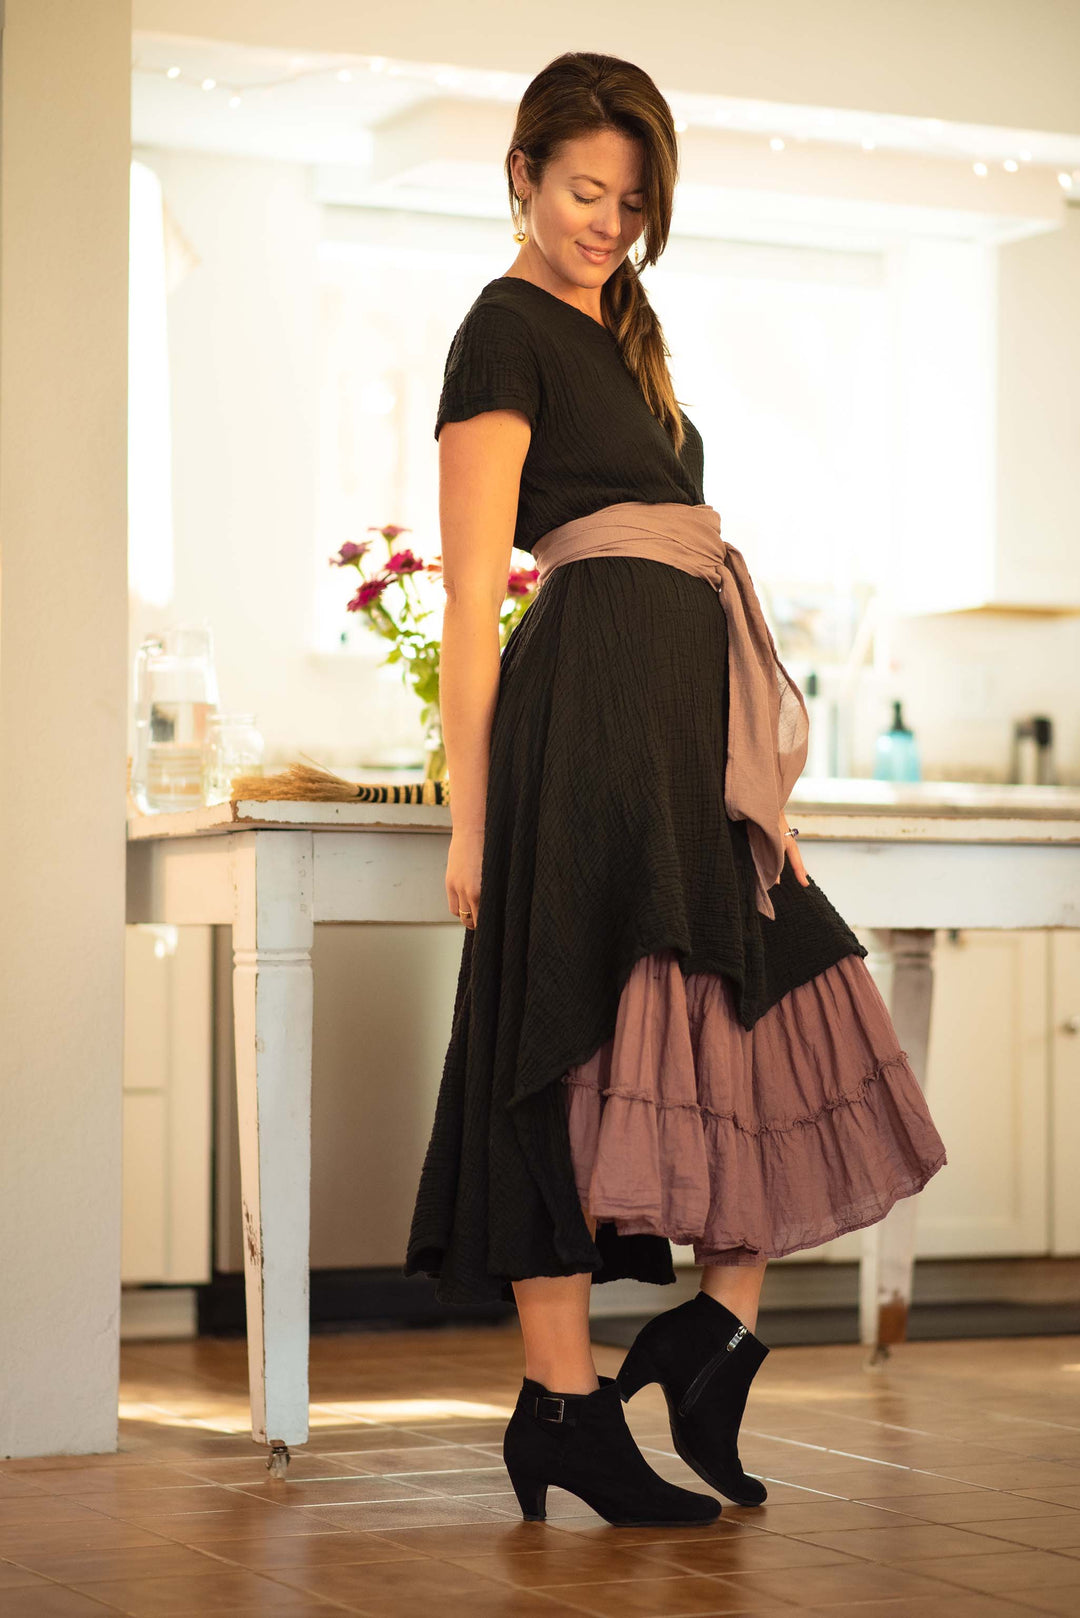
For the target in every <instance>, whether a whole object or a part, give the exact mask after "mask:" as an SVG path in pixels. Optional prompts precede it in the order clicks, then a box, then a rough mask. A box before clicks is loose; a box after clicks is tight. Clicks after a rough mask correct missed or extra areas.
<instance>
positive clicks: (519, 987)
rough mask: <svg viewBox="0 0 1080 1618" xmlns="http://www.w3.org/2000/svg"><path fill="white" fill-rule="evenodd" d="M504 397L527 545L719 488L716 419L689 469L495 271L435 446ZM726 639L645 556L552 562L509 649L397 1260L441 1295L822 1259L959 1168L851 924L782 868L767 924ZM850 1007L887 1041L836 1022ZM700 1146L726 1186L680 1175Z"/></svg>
mask: <svg viewBox="0 0 1080 1618" xmlns="http://www.w3.org/2000/svg"><path fill="white" fill-rule="evenodd" d="M507 408H514V409H518V410H522V411H524V412H525V414H526V415H527V417H528V419H529V421H530V423H531V425H532V439H531V442H530V446H529V451H528V454H527V456H526V459H525V463H524V467H523V471H522V477H521V485H520V497H519V504H518V513H517V523H516V530H515V539H514V543H515V545H516V546H517V547H518V548H519V549H522V550H525V551H529V550H531V548H532V546H533V544H534V543H535V541H536V540H537V539H538V538H539V537H540V536H541V535H543V534H545V533H547V532H548V530H549V529H552V528H555V527H557V526H559V525H560V524H562V523H565V522H568V521H570V520H571V519H573V518H575V517H582V516H585V515H588V514H590V513H592V512H595V511H598V510H599V509H601V508H602V507H604V506H607V505H611V504H614V503H616V502H620V501H644V502H648V503H659V502H680V503H685V504H687V505H694V504H702V503H703V502H704V494H703V492H702V474H703V451H702V442H701V437H700V435H699V433H698V432H697V430H696V428H695V427H694V426H693V423H692V422H690V421H689V419H688V418H686V417H685V416H684V422H685V428H686V436H685V442H684V445H683V449H682V453H681V455H679V456H676V454H675V451H674V447H673V445H672V443H671V440H670V438H669V436H668V434H667V432H666V431H665V430H664V428H663V427H662V426H661V424H660V423H659V422H658V421H657V419H656V417H655V416H654V415H653V414H652V412H651V411H650V410H649V408H648V406H647V404H646V403H645V400H644V397H643V395H642V394H641V391H640V388H639V386H638V384H637V382H636V380H635V378H634V376H633V375H632V373H631V372H630V371H629V369H628V368H627V366H626V365H625V363H624V361H623V358H622V354H621V350H620V348H619V345H618V342H617V340H616V338H615V337H614V335H613V334H612V333H611V332H610V331H609V330H608V329H607V328H606V327H605V326H602V325H601V324H599V323H598V322H597V321H595V320H593V319H592V317H591V316H589V315H587V314H585V313H584V312H583V311H582V310H579V309H576V308H574V307H573V306H572V305H570V304H568V303H566V302H565V301H563V300H562V299H561V298H558V297H556V296H555V295H554V294H553V293H550V292H547V291H545V290H544V289H543V288H541V287H539V286H536V285H535V284H534V283H532V282H530V281H526V280H523V279H520V278H511V277H505V276H504V277H500V278H498V279H496V280H494V281H491V282H489V283H488V284H487V285H486V286H485V287H483V288H482V290H481V291H480V293H479V294H478V296H477V298H476V300H475V302H474V303H473V305H472V307H471V308H470V309H469V311H468V313H467V314H466V316H465V319H464V320H463V322H462V324H461V325H460V327H459V328H458V331H457V332H456V334H455V336H454V339H453V342H452V344H451V347H450V352H449V355H448V357H447V361H446V369H445V375H444V383H443V390H442V395H441V398H440V402H439V410H438V418H437V422H436V427H435V436H436V438H437V437H438V435H439V431H440V429H441V427H442V424H443V423H444V422H447V421H460V420H464V419H467V418H468V417H470V416H473V415H476V414H478V413H480V412H482V411H484V410H495V409H507ZM727 650H728V648H727V630H726V620H725V616H724V613H723V612H722V611H720V610H719V609H718V605H717V597H716V593H715V591H714V590H713V588H712V587H711V586H710V585H709V584H708V583H707V582H706V581H704V580H703V579H701V578H698V577H695V576H693V575H692V574H690V573H687V572H685V571H683V570H682V569H680V568H678V567H675V566H670V567H669V566H667V565H666V564H665V563H663V562H657V561H653V560H648V559H644V558H641V557H632V556H604V557H585V558H579V559H577V560H575V561H572V562H569V563H566V564H564V565H562V566H560V567H557V568H556V569H555V570H554V571H553V572H552V573H551V575H550V576H549V577H548V579H547V580H546V582H545V583H544V585H543V587H542V589H541V590H540V591H539V592H538V594H537V597H536V599H535V601H534V602H533V603H532V604H531V605H530V606H529V608H528V610H527V611H526V613H525V614H524V616H523V617H522V619H521V620H520V622H519V623H518V625H517V626H516V628H515V629H514V631H513V633H512V634H511V635H510V637H509V639H508V641H507V643H506V646H505V647H504V649H503V653H502V658H501V669H500V677H499V688H498V695H497V700H496V706H495V712H494V717H493V723H492V731H491V742H490V752H489V775H488V788H487V801H486V809H485V835H484V852H483V863H482V870H481V892H480V904H479V911H478V916H477V923H476V926H475V928H473V929H469V928H467V929H465V930H464V934H463V939H462V954H461V964H460V969H459V973H458V980H457V989H456V995H455V1003H454V1010H453V1017H452V1023H451V1029H450V1038H449V1045H448V1048H447V1051H446V1057H445V1063H444V1068H443V1074H442V1080H441V1084H440V1088H439V1094H438V1099H437V1103H436V1108H435V1116H434V1121H433V1125H432V1130H431V1136H430V1141H429V1144H428V1148H427V1153H426V1156H425V1159H424V1163H423V1168H422V1171H421V1176H420V1183H419V1187H418V1190H417V1195H416V1202H415V1209H414V1213H413V1219H412V1227H411V1231H410V1235H409V1240H408V1247H407V1252H406V1258H405V1264H404V1273H405V1274H406V1275H413V1274H419V1273H423V1274H426V1275H428V1276H431V1277H434V1278H435V1279H436V1298H437V1299H438V1300H439V1301H441V1302H444V1303H447V1304H453V1305H468V1304H473V1303H483V1302H493V1301H499V1300H502V1301H509V1300H511V1299H512V1298H513V1289H512V1286H511V1282H512V1281H514V1280H519V1279H524V1278H526V1277H531V1276H553V1275H568V1274H573V1273H578V1272H582V1271H587V1272H591V1273H592V1277H593V1281H594V1282H602V1281H608V1280H614V1279H616V1278H620V1277H633V1278H635V1279H638V1280H642V1281H651V1282H669V1281H673V1280H674V1279H675V1274H674V1269H673V1266H672V1256H671V1246H670V1243H671V1240H673V1239H674V1240H680V1241H682V1240H692V1239H693V1240H695V1247H696V1252H697V1253H698V1254H699V1256H700V1257H701V1258H702V1259H703V1260H705V1261H708V1260H709V1259H710V1258H711V1257H713V1256H716V1257H717V1261H718V1262H728V1261H729V1262H750V1261H753V1260H755V1259H757V1258H759V1257H768V1256H772V1255H774V1254H776V1253H778V1252H783V1251H791V1250H793V1248H795V1247H797V1246H811V1245H814V1244H815V1243H820V1242H823V1241H826V1240H828V1239H829V1238H830V1237H831V1236H834V1235H836V1234H839V1233H840V1232H841V1231H842V1230H845V1229H853V1228H856V1227H857V1226H858V1225H861V1224H868V1223H871V1222H873V1220H875V1219H877V1218H880V1217H881V1216H882V1215H883V1214H884V1212H886V1211H887V1208H888V1207H889V1206H890V1205H891V1203H892V1202H893V1201H895V1200H896V1198H897V1197H898V1196H903V1195H910V1194H911V1193H912V1192H913V1191H915V1190H918V1189H919V1188H920V1187H921V1186H922V1185H923V1184H924V1183H925V1181H926V1180H928V1179H929V1178H930V1176H931V1174H933V1173H934V1172H936V1170H937V1168H939V1167H940V1166H941V1164H942V1163H943V1162H944V1161H945V1153H944V1148H943V1145H942V1142H941V1140H940V1137H939V1136H938V1135H937V1132H936V1130H935V1129H934V1126H933V1123H932V1121H931V1120H930V1118H929V1114H928V1113H927V1112H926V1110H925V1104H924V1103H923V1100H922V1096H921V1092H920V1091H919V1089H918V1085H917V1082H916V1080H915V1078H914V1075H913V1074H912V1073H911V1070H910V1068H908V1067H907V1064H906V1062H905V1061H904V1054H905V1053H903V1052H899V1051H897V1050H895V1049H894V1048H893V1046H894V1043H895V1039H894V1034H893V1031H892V1027H891V1023H890V1022H889V1019H888V1016H887V1013H886V1012H885V1010H884V1006H883V1003H882V1002H881V1001H880V998H879V997H877V994H876V989H874V988H873V985H872V980H871V979H870V977H869V973H868V972H867V970H866V968H865V967H864V965H863V960H862V958H863V957H864V956H865V955H866V953H867V952H866V950H865V948H864V947H863V946H862V945H861V944H860V942H859V940H858V938H857V937H856V935H855V934H854V933H853V932H852V930H851V928H850V927H849V926H848V925H847V923H846V922H845V921H844V919H843V918H842V917H841V916H840V915H839V914H838V912H837V911H836V910H835V909H834V907H833V906H832V904H830V902H829V900H828V898H827V897H826V895H825V894H824V893H823V892H822V890H821V889H820V887H818V885H817V883H816V882H815V881H814V880H813V877H812V876H811V877H810V881H809V885H808V886H803V885H802V883H800V882H799V880H798V878H797V877H796V876H795V873H794V870H793V868H792V866H791V864H790V862H788V861H785V864H784V868H783V871H782V874H781V877H780V879H779V881H778V882H777V883H776V884H775V885H774V886H773V887H772V888H771V889H770V891H769V897H770V898H771V899H772V902H773V905H774V908H775V917H774V918H772V919H770V918H767V917H765V916H763V915H762V914H761V913H760V912H759V911H758V909H757V907H756V904H755V873H754V866H753V860H752V856H751V852H750V846H749V842H748V838H747V831H746V822H745V821H740V820H735V819H729V818H728V817H727V815H726V813H725V810H724V790H723V787H724V760H725V756H726V751H727V746H726V742H727V717H728V701H727V683H726V669H727ZM676 967H677V969H678V970H677V972H675V971H674V968H676ZM646 969H648V972H649V973H650V977H649V980H648V985H646V982H645V979H644V978H643V976H642V974H643V972H644V971H645V970H646ZM841 974H846V977H845V978H844V979H843V980H841ZM680 976H681V982H682V984H683V985H684V986H685V987H686V990H687V998H686V1002H685V1004H686V1007H687V1008H688V1015H689V1018H690V1023H688V1024H687V1027H688V1028H689V1027H690V1025H691V1024H692V1032H693V1041H692V1045H693V1048H692V1049H691V1042H690V1041H689V1039H688V1038H683V1039H682V1044H681V1046H679V1047H678V1051H676V1055H675V1056H673V1057H672V1066H671V1069H670V1071H669V1072H667V1073H665V1071H664V1068H663V1064H664V1061H665V1055H664V1053H665V1050H670V1051H675V1050H676V1046H675V1044H673V1042H672V1039H671V1037H670V1034H671V1029H670V1020H671V1002H670V1000H669V1001H668V1002H667V1003H666V1005H665V1006H664V1008H663V1017H664V1019H665V1035H666V1036H667V1043H666V1044H665V1040H664V1039H654V1038H653V1037H652V1036H653V1033H654V1032H655V1025H650V1027H649V1028H648V1029H646V1030H645V1032H644V1033H642V1026H643V1025H641V1026H639V1025H635V1024H634V1023H633V1020H632V1017H631V1018H630V1019H629V1020H628V1007H631V1010H632V1011H635V1014H638V1015H640V1014H641V1008H642V1005H643V1004H645V1003H646V1002H647V1001H648V997H649V994H652V995H653V997H654V1000H655V996H656V995H657V994H659V993H660V991H661V989H664V988H667V987H669V985H670V981H671V979H672V977H673V978H674V981H675V982H676V983H678V982H679V980H680ZM631 990H633V991H634V993H635V994H636V996H637V999H636V1000H635V1001H634V1002H633V1006H631ZM643 993H644V994H645V1000H644V1001H643V1000H642V994H643ZM852 993H854V995H855V999H854V1000H852V999H851V998H850V995H851V994H852ZM859 995H861V996H862V1001H861V1004H862V1006H863V1007H864V1008H865V1007H867V1006H869V1005H870V999H872V1000H873V1001H874V1006H872V1007H870V1019H871V1021H873V1020H874V1018H875V1017H876V1023H875V1024H874V1028H873V1029H872V1030H871V1034H870V1035H868V1034H867V1025H866V1023H865V1022H863V1023H860V1024H859V1026H858V1027H857V1028H854V1027H843V1026H838V1025H839V1024H840V1023H842V1022H843V1019H844V1017H845V1016H849V1017H850V1007H851V1006H852V1005H853V1004H854V1005H856V1006H857V1005H858V1004H859V1001H858V996H859ZM800 996H802V997H803V998H802V999H800V998H799V997H800ZM808 997H812V1003H811V999H810V998H808ZM867 997H869V999H868V998H867ZM710 1009H711V1013H712V1014H713V1015H714V1017H715V1018H716V1019H717V1020H716V1021H715V1022H714V1023H713V1024H712V1025H711V1026H712V1027H713V1030H714V1036H713V1039H712V1043H711V1044H710V1043H709V1041H708V1040H707V1039H706V1037H705V1036H706V1034H707V1033H708V1030H709V1026H710V1025H709V1024H708V1023H707V1022H704V1023H703V1018H705V1015H706V1010H710ZM721 1013H726V1015H727V1019H728V1023H727V1026H726V1028H724V1029H722V1030H721V1032H720V1035H719V1037H717V1036H716V1030H717V1029H720V1022H719V1018H720V1016H721ZM685 1014H686V1013H680V1015H685ZM635 1028H636V1029H637V1032H636V1035H635ZM699 1036H700V1039H699ZM755 1036H758V1045H757V1051H756V1054H755V1053H754V1052H753V1051H752V1050H751V1046H752V1044H753V1041H754V1038H755ZM766 1036H767V1037H766ZM875 1040H876V1044H875ZM632 1047H634V1048H632ZM643 1049H647V1051H650V1052H651V1051H655V1052H656V1053H657V1054H656V1056H655V1059H654V1060H653V1070H652V1071H650V1072H648V1073H644V1074H643V1072H642V1069H643V1067H644V1066H645V1065H646V1064H645V1062H644V1061H643V1057H642V1050H643ZM679 1051H681V1052H682V1055H683V1057H685V1060H684V1061H683V1065H682V1068H681V1069H680V1070H679V1072H678V1073H677V1074H676V1068H677V1067H678V1060H677V1057H678V1052H679ZM613 1052H614V1056H615V1059H616V1060H615V1063H614V1065H613V1063H612V1059H611V1058H612V1053H613ZM843 1052H848V1053H855V1054H856V1055H857V1056H858V1060H859V1061H861V1063H862V1067H861V1069H860V1068H852V1069H851V1071H850V1072H843V1071H841V1070H842V1069H843V1066H844V1063H843V1060H842V1059H841V1054H840V1053H843ZM860 1052H861V1053H862V1054H861V1055H860V1054H859V1053H860ZM695 1062H696V1063H697V1064H698V1073H697V1078H696V1083H697V1092H696V1094H695V1093H694V1092H693V1086H694V1083H695V1077H694V1073H693V1068H694V1064H695ZM736 1069H738V1071H736ZM789 1069H790V1071H789ZM631 1070H632V1076H631V1077H628V1075H630V1074H631ZM687 1070H689V1072H690V1078H689V1084H690V1091H689V1093H687V1091H686V1088H685V1086H686V1082H687ZM706 1070H707V1071H706ZM677 1084H678V1085H681V1086H682V1087H683V1088H682V1089H680V1090H679V1091H678V1093H676V1088H675V1087H676V1085H677ZM665 1086H667V1088H665ZM771 1090H774V1091H775V1094H774V1095H773V1096H772V1097H771V1098H770V1091H771ZM620 1109H621V1110H620ZM571 1123H574V1125H575V1129H576V1133H575V1134H574V1136H573V1139H572V1135H571ZM604 1127H607V1128H608V1135H607V1146H606V1151H607V1154H608V1155H607V1157H606V1159H605V1158H604V1157H603V1151H604V1150H605V1147H604V1141H605V1136H604ZM587 1136H588V1145H589V1159H588V1163H586V1162H585V1159H584V1157H583V1155H582V1154H583V1152H584V1149H585V1147H584V1143H585V1141H586V1137H587ZM598 1152H599V1153H600V1154H601V1155H600V1156H599V1157H598V1156H597V1155H596V1154H597V1153H598ZM620 1152H623V1153H624V1154H625V1157H624V1158H620V1157H619V1155H618V1154H619V1153H620ZM646 1159H647V1169H648V1172H647V1173H644V1174H643V1173H642V1172H641V1171H642V1166H643V1164H645V1163H646ZM688 1161H693V1162H694V1163H695V1164H697V1167H698V1169H699V1171H700V1177H701V1179H702V1180H703V1179H704V1176H705V1175H706V1173H707V1174H708V1177H709V1185H708V1186H706V1187H705V1188H704V1190H703V1187H702V1184H701V1183H697V1184H681V1183H679V1179H680V1175H682V1176H683V1178H684V1179H685V1175H686V1164H687V1162H688ZM680 1164H681V1165H682V1167H681V1168H680ZM624 1170H625V1172H623V1171H624ZM590 1183H591V1184H592V1186H593V1188H594V1191H595V1192H596V1197H595V1199H594V1205H593V1206H592V1207H591V1208H590V1209H589V1211H590V1212H591V1213H594V1214H596V1215H597V1227H596V1238H595V1241H594V1240H593V1238H592V1237H591V1236H590V1234H589V1228H588V1225H587V1223H586V1219H585V1208H584V1207H583V1200H584V1199H585V1198H586V1196H587V1194H588V1190H589V1185H590ZM605 1197H607V1198H609V1199H610V1198H614V1200H605ZM635 1198H636V1199H637V1200H635ZM695 1199H696V1200H695ZM706 1204H708V1209H707V1212H708V1218H707V1219H706V1217H705V1216H706ZM692 1206H693V1207H697V1209H698V1213H697V1214H696V1215H693V1216H692V1215H691V1214H690V1212H689V1211H688V1210H689V1209H690V1208H691V1207H692ZM751 1208H752V1209H753V1218H751ZM744 1212H745V1217H744ZM692 1219H696V1223H693V1222H688V1221H692ZM755 1219H756V1220H757V1223H756V1224H755V1223H754V1220H755ZM724 1254H727V1255H728V1257H727V1258H726V1259H725V1258H724V1256H723V1255H724Z"/></svg>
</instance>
